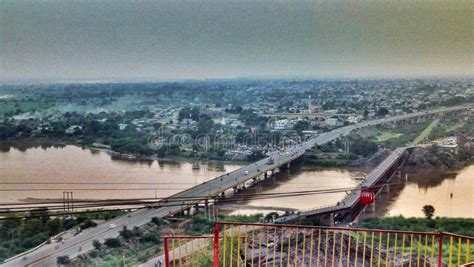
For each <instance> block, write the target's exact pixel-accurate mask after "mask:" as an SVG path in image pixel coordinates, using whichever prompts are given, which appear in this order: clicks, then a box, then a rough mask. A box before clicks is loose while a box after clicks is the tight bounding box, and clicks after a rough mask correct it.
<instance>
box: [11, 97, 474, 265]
mask: <svg viewBox="0 0 474 267" xmlns="http://www.w3.org/2000/svg"><path fill="white" fill-rule="evenodd" d="M473 106H474V105H473V104H469V105H462V106H455V107H449V108H440V109H436V110H431V111H424V112H418V113H410V114H405V115H399V116H393V117H388V118H383V119H376V120H371V121H365V122H361V123H358V124H354V125H349V126H344V127H341V128H338V129H335V130H332V131H329V132H324V133H321V134H320V135H318V136H317V137H314V138H312V139H310V140H308V141H305V142H302V143H299V144H295V145H294V146H292V147H291V148H289V149H287V150H286V151H284V152H275V153H273V154H272V155H270V156H271V157H272V158H273V159H274V162H273V164H267V163H268V160H269V158H265V159H262V160H260V161H257V162H255V163H252V164H249V165H247V166H244V167H242V168H240V169H237V170H235V171H233V172H230V173H227V174H225V175H222V176H219V177H216V178H214V179H212V180H210V181H207V182H205V183H202V184H199V185H197V186H194V187H191V188H189V189H187V190H184V191H182V192H180V193H177V194H175V195H173V196H170V197H169V198H167V199H168V200H169V199H173V198H178V199H183V201H182V202H181V203H180V204H181V205H180V206H178V205H169V206H164V204H162V205H163V207H159V208H152V209H141V210H137V211H134V212H131V213H129V214H128V215H125V216H122V217H119V218H115V219H113V220H111V221H108V222H106V223H104V224H101V225H98V226H97V227H94V228H91V229H87V230H84V231H83V232H82V233H81V234H79V235H77V236H74V237H72V238H70V239H68V240H65V241H64V243H53V244H48V245H44V246H41V247H39V248H37V249H36V250H34V251H31V252H30V253H28V254H27V255H26V256H25V257H24V256H20V257H16V258H15V257H14V258H12V259H9V260H7V261H6V262H4V263H3V264H2V266H53V265H55V264H56V258H57V257H58V256H62V255H68V256H69V257H70V258H74V257H76V256H77V255H79V254H81V253H84V252H86V251H88V250H91V249H92V248H93V246H92V240H95V239H97V240H99V241H104V240H105V239H107V238H112V237H117V236H118V235H119V231H120V230H121V229H122V227H123V226H127V227H128V228H133V227H134V226H140V225H143V224H146V223H148V222H149V221H150V220H151V218H152V217H158V218H164V217H167V216H170V215H173V214H176V213H178V212H180V211H181V210H183V208H186V207H190V206H193V205H195V204H198V203H199V202H202V198H203V197H206V198H212V197H214V196H218V195H219V194H220V193H222V192H224V191H225V190H227V189H231V188H232V187H234V186H236V185H239V184H242V183H244V182H245V181H247V180H249V179H252V178H254V177H256V176H257V175H260V174H262V173H264V172H267V171H270V170H274V169H275V168H278V167H280V166H283V165H285V164H287V163H290V162H291V161H293V160H295V159H297V158H299V157H301V156H302V155H303V154H304V153H305V151H306V150H307V149H310V148H312V147H313V146H315V145H322V144H325V143H328V142H330V141H332V140H335V139H337V138H338V137H340V136H343V135H347V134H349V133H350V132H351V131H353V130H355V129H359V128H363V127H367V126H373V125H378V124H384V123H391V122H396V121H401V120H407V119H410V118H416V117H419V116H424V115H430V114H437V113H444V112H451V111H460V110H464V109H470V108H473ZM192 198H199V199H196V200H193V199H192ZM163 202H164V201H163ZM173 203H174V204H175V203H176V202H173ZM110 224H114V225H115V227H113V228H111V226H110Z"/></svg>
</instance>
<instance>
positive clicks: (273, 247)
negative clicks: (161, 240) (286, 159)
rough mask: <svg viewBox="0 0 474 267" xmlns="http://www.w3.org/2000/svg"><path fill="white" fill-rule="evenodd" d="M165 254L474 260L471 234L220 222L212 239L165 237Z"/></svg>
mask: <svg viewBox="0 0 474 267" xmlns="http://www.w3.org/2000/svg"><path fill="white" fill-rule="evenodd" d="M193 242H194V243H193ZM197 244H200V245H197ZM170 246H171V248H170ZM191 247H193V249H190V248H191ZM177 248H179V249H177ZM197 248H198V249H197ZM165 256H166V257H167V258H166V266H173V267H175V266H180V267H182V266H206V267H207V266H214V267H220V266H225V267H227V266H237V267H240V266H242V267H244V266H252V267H253V266H259V267H260V266H318V267H329V266H331V267H332V266H347V267H349V266H377V267H380V266H407V267H412V266H423V267H426V266H448V267H451V266H460V265H462V264H466V263H469V262H471V261H474V237H469V236H461V235H456V234H451V233H444V232H410V231H392V230H374V229H361V228H344V227H319V226H318V227H315V226H302V225H281V224H278V225H277V224H261V223H247V224H242V223H230V222H218V223H216V224H215V227H214V236H213V237H209V236H206V237H189V236H181V237H166V238H165Z"/></svg>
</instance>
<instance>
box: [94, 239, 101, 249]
mask: <svg viewBox="0 0 474 267" xmlns="http://www.w3.org/2000/svg"><path fill="white" fill-rule="evenodd" d="M92 246H94V248H95V249H97V250H100V249H101V248H102V244H101V243H100V241H99V240H92Z"/></svg>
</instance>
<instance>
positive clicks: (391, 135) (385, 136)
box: [376, 132, 403, 142]
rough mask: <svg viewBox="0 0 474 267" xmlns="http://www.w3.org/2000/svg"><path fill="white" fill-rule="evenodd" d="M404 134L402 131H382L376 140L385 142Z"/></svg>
mask: <svg viewBox="0 0 474 267" xmlns="http://www.w3.org/2000/svg"><path fill="white" fill-rule="evenodd" d="M402 135H403V134H402V133H392V132H382V134H380V135H378V136H377V139H376V141H377V142H384V141H387V140H390V139H396V138H399V137H401V136H402Z"/></svg>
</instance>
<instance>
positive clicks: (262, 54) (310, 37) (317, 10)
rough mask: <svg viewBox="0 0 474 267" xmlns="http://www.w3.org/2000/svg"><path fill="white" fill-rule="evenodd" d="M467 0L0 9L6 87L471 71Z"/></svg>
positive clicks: (17, 3) (473, 20)
mask: <svg viewBox="0 0 474 267" xmlns="http://www.w3.org/2000/svg"><path fill="white" fill-rule="evenodd" d="M473 11H474V1H444V2H443V1H415V0H413V1H412V0H410V1H388V0H387V1H349V0H348V1H337V0H331V1H324V2H294V1H292V2H291V3H290V2H282V1H278V2H277V1H265V2H250V1H248V2H247V1H245V2H243V1H227V0H221V1H214V2H210V1H209V2H204V1H169V2H168V1H141V0H135V1H133V0H130V1H118V0H109V1H108V0H100V1H69V0H63V1H37V0H35V1H21V0H12V1H4V0H0V14H1V17H0V23H1V25H0V33H1V36H0V38H1V39H0V41H1V45H0V57H1V58H0V59H1V65H0V67H1V71H0V80H2V81H21V80H43V81H48V80H49V81H55V80H77V79H93V80H97V79H120V80H126V79H146V80H153V79H156V80H158V79H188V78H232V77H248V76H280V75H284V76H291V75H305V76H314V77H321V76H351V77H354V76H401V75H409V76H417V75H466V74H468V75H469V74H470V75H472V74H473V58H474V32H473V28H474V12H473Z"/></svg>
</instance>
